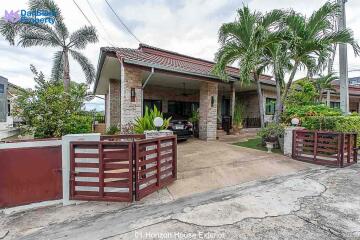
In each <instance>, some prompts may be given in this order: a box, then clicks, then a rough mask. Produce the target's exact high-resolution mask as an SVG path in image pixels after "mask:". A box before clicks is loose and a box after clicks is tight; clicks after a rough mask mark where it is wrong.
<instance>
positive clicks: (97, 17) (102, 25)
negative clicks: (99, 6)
mask: <svg viewBox="0 0 360 240" xmlns="http://www.w3.org/2000/svg"><path fill="white" fill-rule="evenodd" d="M86 2H87V4H88V5H89V7H90V10H91V11H92V12H93V14H94V15H95V17H96V19H97V20H98V22H99V23H100V25H101V27H102V28H103V29H104V32H105V34H106V36H107V37H108V39H110V38H111V36H110V34H109V33H108V31H107V29H106V27H105V25H104V24H103V22H102V21H101V20H100V18H99V16H98V15H97V14H96V11H95V10H94V8H93V7H92V6H91V4H90V2H89V0H86ZM109 44H110V45H111V46H113V47H114V45H113V44H112V43H109Z"/></svg>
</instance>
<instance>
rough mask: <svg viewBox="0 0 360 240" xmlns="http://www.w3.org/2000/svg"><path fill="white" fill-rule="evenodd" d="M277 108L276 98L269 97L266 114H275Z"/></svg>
mask: <svg viewBox="0 0 360 240" xmlns="http://www.w3.org/2000/svg"><path fill="white" fill-rule="evenodd" d="M270 101H271V102H270ZM275 110H276V98H271V97H267V98H266V99H265V115H274V114H275Z"/></svg>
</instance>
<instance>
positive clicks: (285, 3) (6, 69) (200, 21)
mask: <svg viewBox="0 0 360 240" xmlns="http://www.w3.org/2000/svg"><path fill="white" fill-rule="evenodd" d="M75 1H76V2H77V4H78V5H79V6H80V7H81V8H82V10H83V11H84V13H85V14H86V15H87V16H88V18H89V19H90V21H91V22H92V24H93V25H94V26H95V27H96V28H97V29H98V32H99V35H100V41H99V43H97V44H93V45H89V46H88V47H87V48H86V49H85V50H84V51H83V53H84V54H85V55H86V56H87V57H88V58H89V59H90V60H91V62H92V63H93V64H94V65H95V67H96V65H97V60H98V54H99V48H100V47H102V46H109V45H114V46H117V47H130V48H136V47H137V46H138V42H137V41H136V40H135V39H134V38H132V37H131V36H130V35H129V34H128V33H127V32H126V31H125V30H124V29H123V28H122V27H121V25H120V24H119V23H118V21H117V20H116V18H115V17H114V15H113V13H112V12H111V11H110V9H109V8H108V6H107V5H106V3H105V0H75ZM108 1H109V2H110V4H111V5H112V6H113V8H114V9H115V11H116V12H117V13H118V14H119V15H120V17H121V18H122V20H123V21H124V22H126V23H127V25H128V26H129V27H130V28H131V30H132V31H133V32H134V33H135V34H136V36H137V37H138V38H139V39H140V40H141V41H142V42H144V43H147V44H149V45H153V46H157V47H161V48H165V49H168V50H172V51H176V52H180V53H183V54H188V55H191V56H196V57H200V58H204V59H207V60H213V58H214V53H215V52H216V50H217V48H218V43H217V31H218V29H219V27H220V25H221V24H222V23H224V22H229V21H232V20H234V18H235V12H236V9H237V8H239V7H241V6H242V5H243V4H248V5H249V6H250V7H251V8H253V9H257V10H259V11H263V12H265V11H269V10H271V9H274V8H283V9H287V8H293V9H295V10H297V11H299V12H302V13H303V14H307V15H309V14H311V12H312V11H313V10H315V9H317V8H318V7H320V6H321V5H322V4H323V3H324V2H325V1H324V0H302V1H298V0H272V1H269V0H248V1H240V0H238V1H235V0H228V1H225V0H184V1H181V0H168V1H166V0H122V1H117V0H108ZM56 2H57V3H58V5H59V6H60V8H61V10H62V14H63V15H64V18H65V23H66V24H67V26H68V28H69V30H70V32H72V31H74V30H76V29H78V28H79V27H81V26H83V25H88V23H87V21H86V20H85V18H84V17H83V16H82V15H81V13H80V12H79V10H78V9H77V7H76V6H75V4H74V3H73V1H72V0H58V1H56ZM26 8H27V1H26V0H2V1H1V6H0V17H1V16H3V15H4V12H5V10H11V9H14V10H17V9H26ZM91 8H92V9H94V10H95V11H96V15H97V16H98V18H99V19H100V21H101V23H100V22H99V21H98V20H97V18H96V16H94V14H93V12H92V9H91ZM358 12H360V1H358V0H349V1H348V3H347V15H348V19H347V21H348V27H350V28H352V29H353V31H354V33H355V37H356V39H358V40H360V19H359V18H358V15H357V13H358ZM103 26H105V28H104V27H103ZM55 51H56V49H54V48H43V47H37V48H21V47H17V46H9V43H8V42H6V41H5V40H4V38H3V37H2V36H0V53H1V54H0V63H1V64H0V75H2V76H4V77H7V78H8V79H9V81H10V82H12V83H14V84H17V85H19V86H22V87H25V88H28V87H33V86H34V81H33V79H32V78H33V76H32V74H31V72H30V69H29V64H34V65H35V66H36V67H37V68H38V69H39V70H41V71H43V72H44V73H45V75H46V76H50V70H51V65H52V56H53V53H54V52H55ZM336 61H337V60H336ZM358 62H359V60H358V59H356V58H355V57H354V56H353V53H352V52H351V51H350V49H349V69H350V70H353V69H360V64H359V63H358ZM336 63H337V62H336ZM334 68H335V70H337V64H335V66H334ZM70 71H71V79H72V80H73V81H76V82H83V81H84V79H85V78H84V75H83V74H82V72H81V69H80V67H79V65H78V64H77V63H75V62H72V61H71V62H70ZM301 75H302V74H301V73H299V74H298V77H301ZM350 76H360V72H351V73H350ZM91 88H92V87H91ZM87 107H88V108H93V107H96V108H97V109H103V103H102V101H101V100H93V101H92V102H91V105H87Z"/></svg>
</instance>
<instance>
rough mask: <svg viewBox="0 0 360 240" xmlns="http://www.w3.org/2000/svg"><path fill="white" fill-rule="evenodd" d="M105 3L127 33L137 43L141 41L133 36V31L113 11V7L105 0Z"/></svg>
mask: <svg viewBox="0 0 360 240" xmlns="http://www.w3.org/2000/svg"><path fill="white" fill-rule="evenodd" d="M105 2H106V4H107V5H108V6H109V8H110V9H111V11H112V12H113V13H114V15H115V16H116V18H117V19H118V20H119V22H120V23H121V25H122V26H123V27H124V28H125V29H126V30H127V31H128V33H129V34H130V35H131V36H133V37H134V38H135V39H136V40H137V41H138V42H139V43H141V41H140V40H139V38H137V37H136V36H135V34H134V33H132V32H131V30H130V29H129V28H128V27H127V26H126V24H125V23H124V22H123V21H122V20H121V18H120V17H119V16H118V15H117V13H116V12H115V11H114V9H113V8H112V7H111V5H110V3H109V2H108V1H107V0H105Z"/></svg>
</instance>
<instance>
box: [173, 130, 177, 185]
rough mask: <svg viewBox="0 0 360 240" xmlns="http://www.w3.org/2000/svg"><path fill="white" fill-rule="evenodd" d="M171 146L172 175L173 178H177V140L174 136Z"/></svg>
mask: <svg viewBox="0 0 360 240" xmlns="http://www.w3.org/2000/svg"><path fill="white" fill-rule="evenodd" d="M172 144H173V146H172V152H173V156H172V158H173V159H172V160H173V162H172V164H173V176H174V178H175V179H177V169H176V168H177V140H176V136H175V137H174V138H173V143H172Z"/></svg>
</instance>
